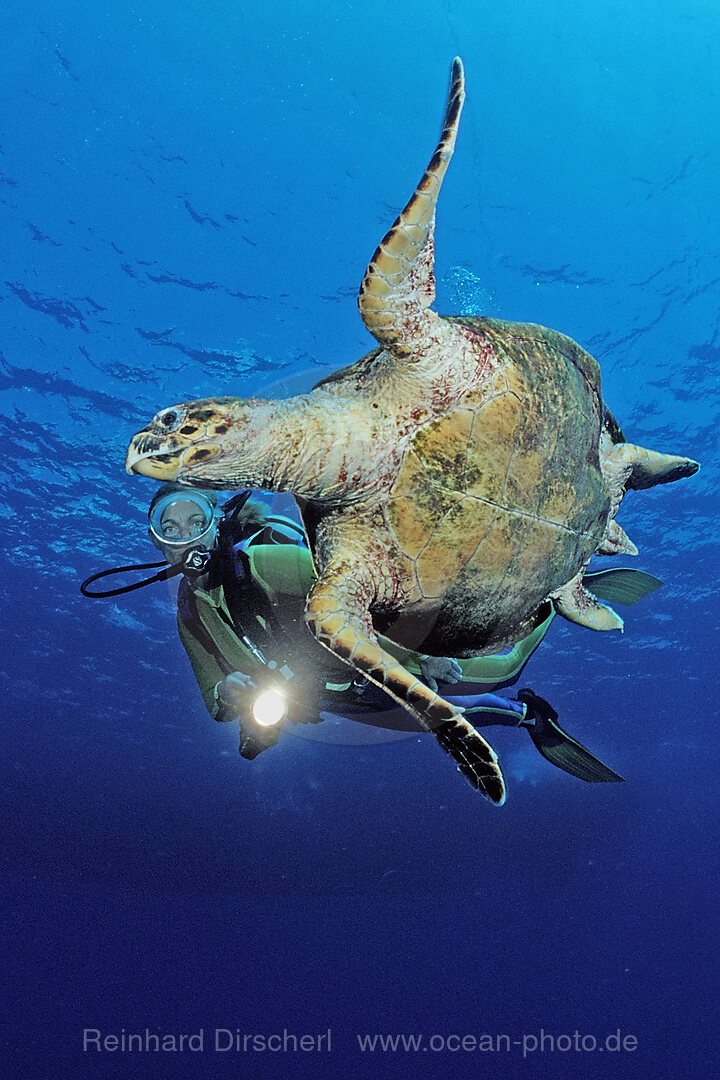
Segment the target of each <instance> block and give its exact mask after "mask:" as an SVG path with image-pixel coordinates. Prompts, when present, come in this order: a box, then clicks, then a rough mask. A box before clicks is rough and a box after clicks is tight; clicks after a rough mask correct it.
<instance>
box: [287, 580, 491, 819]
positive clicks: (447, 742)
mask: <svg viewBox="0 0 720 1080" xmlns="http://www.w3.org/2000/svg"><path fill="white" fill-rule="evenodd" d="M369 602H370V592H369V589H367V588H366V587H364V586H363V584H362V583H361V582H358V580H357V575H356V574H355V573H354V571H353V570H352V569H351V568H350V567H348V566H336V567H331V568H329V569H327V570H326V571H325V572H324V573H323V574H322V576H321V577H320V578H319V579H318V581H317V582H316V584H315V585H314V586H313V588H312V590H311V592H310V595H309V596H308V602H307V608H306V612H305V620H306V622H307V624H308V626H309V627H310V629H311V630H312V632H313V634H314V635H315V637H316V638H317V640H318V641H319V642H320V643H321V644H322V645H324V646H325V647H326V648H327V649H329V650H330V652H332V653H334V655H335V656H337V657H339V658H340V659H341V660H344V661H345V662H346V663H347V664H350V666H351V667H354V668H355V669H356V670H357V671H360V672H362V674H363V675H365V676H367V678H368V679H370V680H371V682H374V683H375V684H376V685H377V686H380V687H382V688H383V689H384V690H385V691H386V692H387V693H388V694H389V695H390V696H391V697H392V698H394V699H395V700H396V701H397V702H399V704H400V705H402V706H404V708H406V709H407V711H408V712H409V713H411V714H412V715H413V716H414V717H416V719H417V720H418V722H419V723H420V724H421V725H422V727H423V728H425V730H426V731H430V732H432V734H433V735H434V736H435V738H436V739H437V741H438V742H439V743H440V745H441V746H442V748H443V750H445V751H446V752H447V753H448V754H450V756H451V757H452V758H453V759H454V761H455V762H456V763H457V767H458V769H459V770H460V772H461V773H462V774H463V776H465V777H466V778H467V779H468V780H469V781H470V783H471V784H472V786H473V787H474V788H476V789H477V790H478V791H479V792H480V793H481V794H482V795H484V796H485V797H486V798H487V799H489V800H490V801H491V802H493V803H495V804H496V805H498V806H500V805H501V804H502V803H503V802H504V801H505V784H504V782H503V777H502V773H501V772H500V767H499V766H498V763H497V757H496V755H495V751H494V750H493V749H492V747H491V746H489V745H488V744H487V743H486V742H485V740H484V739H483V738H482V737H481V736H480V735H479V734H478V733H477V731H476V730H475V728H474V727H473V726H472V725H471V724H469V723H468V722H467V720H464V719H463V718H462V716H461V715H460V714H459V713H458V710H457V709H455V708H454V707H453V706H452V705H450V703H449V702H447V701H445V700H444V699H443V698H441V697H439V696H438V695H437V694H435V693H433V691H432V690H430V688H429V687H427V686H426V685H425V684H424V683H423V682H421V681H420V679H418V678H417V677H416V676H415V675H412V674H411V673H410V672H409V671H408V670H407V669H406V668H404V667H403V666H402V664H399V663H398V662H397V660H396V659H395V658H394V657H393V656H391V655H390V653H388V652H385V650H384V649H383V648H382V647H381V645H380V643H379V642H378V639H377V636H376V634H375V631H374V630H373V626H372V620H371V618H370V613H369V610H368V605H369Z"/></svg>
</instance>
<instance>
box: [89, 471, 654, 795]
mask: <svg viewBox="0 0 720 1080" xmlns="http://www.w3.org/2000/svg"><path fill="white" fill-rule="evenodd" d="M250 495H251V492H249V491H246V492H241V493H239V494H238V495H235V496H233V497H232V498H231V499H229V500H228V501H227V502H226V503H225V505H224V507H223V508H222V510H220V509H219V508H218V505H217V495H216V494H215V492H213V491H207V490H204V489H196V488H188V487H183V486H181V485H179V484H175V483H169V484H164V485H163V486H162V487H161V488H159V490H158V491H157V492H156V493H155V496H154V497H153V499H152V502H151V503H150V508H149V515H148V516H149V533H148V535H149V537H150V540H151V541H152V543H153V544H154V545H155V547H156V548H158V550H159V551H160V552H161V553H162V555H163V556H164V557H165V559H166V560H167V564H168V565H165V564H158V563H146V564H142V566H139V567H118V568H116V569H113V570H107V571H103V572H101V573H100V574H94V575H93V576H92V577H90V578H88V579H87V581H85V582H83V585H82V586H81V590H82V592H83V593H84V595H86V596H91V597H105V596H114V595H117V594H118V593H122V592H128V591H132V590H134V589H137V588H141V587H142V586H144V585H146V584H149V583H150V582H152V581H157V580H162V579H163V578H167V577H170V576H172V575H174V574H182V580H181V581H180V585H179V589H178V597H177V604H178V610H177V621H178V631H179V633H180V639H181V641H182V643H183V646H184V648H185V651H186V653H187V655H188V658H189V660H190V663H191V665H192V669H193V672H194V674H195V678H196V680H197V683H198V686H199V688H200V691H201V693H202V696H203V700H204V702H205V706H206V708H207V710H208V712H209V713H210V715H211V716H212V717H213V718H214V719H215V720H217V721H220V722H228V721H236V722H238V723H239V728H240V754H241V756H242V757H244V758H247V759H253V758H255V757H257V755H258V754H259V753H261V752H262V751H264V750H266V749H268V747H270V746H273V745H274V744H275V743H277V741H278V737H279V730H280V728H281V726H282V723H283V721H285V720H287V721H289V722H290V723H293V724H307V723H312V724H315V723H319V722H321V720H322V719H323V716H322V715H321V714H322V713H323V712H325V713H333V714H335V715H339V716H344V717H348V718H350V719H352V720H354V721H358V722H361V723H365V724H370V725H373V726H376V727H382V728H388V729H392V730H397V731H407V732H418V733H419V732H421V731H422V730H423V729H422V728H421V727H420V725H419V724H417V723H416V722H415V721H414V720H413V718H412V717H411V716H410V715H409V714H408V713H407V711H406V710H404V709H402V708H400V707H399V706H396V705H395V703H394V702H393V701H392V699H390V698H389V697H388V695H387V694H386V693H385V692H384V691H382V690H381V689H380V688H379V687H376V686H375V685H374V684H373V683H371V682H369V681H368V680H366V679H365V678H364V677H362V676H357V675H356V674H355V673H354V672H352V671H351V670H350V669H349V668H348V667H347V665H345V664H343V663H342V661H340V660H339V659H337V658H336V657H334V656H333V654H332V653H330V652H329V651H328V650H326V649H324V648H323V647H322V646H321V645H320V644H319V643H318V642H317V641H316V640H315V639H314V638H313V637H312V636H311V635H310V634H309V633H308V631H307V627H306V625H305V620H304V609H305V600H306V597H307V594H308V592H309V591H310V588H311V586H312V584H313V582H314V580H315V572H314V568H313V564H312V558H311V555H310V552H309V550H308V548H307V546H306V544H305V536H304V531H303V529H302V527H301V526H300V525H298V524H296V523H295V522H294V521H292V520H291V519H290V518H286V517H278V516H273V515H272V514H271V513H269V508H268V507H267V506H265V504H263V503H260V502H256V501H254V500H252V501H251V500H250ZM159 565H163V566H164V569H162V570H161V571H160V572H159V573H157V574H155V575H154V576H153V577H151V578H148V579H146V580H144V581H140V582H135V583H134V584H131V585H127V586H124V587H121V588H117V589H112V590H108V591H105V592H91V591H90V590H89V588H88V586H89V585H90V584H91V583H92V582H94V581H96V580H98V579H99V578H101V577H105V576H107V575H109V574H114V573H119V572H125V571H128V570H133V569H142V570H145V569H155V568H156V567H158V566H159ZM585 584H586V585H587V587H588V588H589V589H591V590H593V591H594V592H595V594H596V595H598V596H600V597H602V598H603V599H612V600H615V601H616V602H620V603H635V602H636V600H638V599H640V598H641V597H642V596H645V595H647V594H648V593H649V592H652V591H653V590H654V589H655V588H657V587H658V586H659V585H660V582H659V581H658V579H657V578H654V577H652V576H651V575H649V574H644V573H642V572H640V571H634V570H608V571H601V572H599V573H596V574H588V575H586V578H585ZM553 616H554V612H553V609H552V605H551V604H550V603H548V605H547V614H546V617H545V618H544V619H543V620H542V622H541V623H540V625H538V626H537V627H536V629H535V630H533V631H532V632H531V633H530V634H529V635H528V636H527V637H526V638H524V639H523V640H522V641H520V642H518V643H517V644H516V645H515V646H514V647H513V648H512V649H510V650H509V651H507V652H505V653H502V654H499V655H495V656H478V657H471V658H469V659H463V660H456V659H453V658H450V657H437V656H425V655H422V654H418V653H413V652H412V651H411V650H409V649H406V648H403V647H401V646H399V645H397V644H396V643H394V642H392V641H390V640H388V639H387V638H381V643H382V645H383V647H385V648H387V649H388V650H389V651H390V652H392V653H393V655H394V656H395V657H396V658H397V659H398V660H399V661H400V662H401V663H402V664H404V665H405V666H406V667H408V669H409V670H410V671H412V672H413V673H415V674H417V675H419V676H420V677H421V678H423V679H424V681H425V682H426V683H427V685H429V686H430V688H431V689H432V690H438V687H440V692H441V693H442V694H443V696H444V697H445V698H446V699H447V700H448V701H450V702H451V703H452V704H453V705H455V706H457V707H460V708H462V709H463V711H464V713H465V714H467V715H468V718H469V719H471V722H472V723H473V724H474V725H476V726H477V727H485V726H491V725H504V726H512V727H521V728H525V730H527V732H528V734H529V735H530V738H531V739H532V741H533V743H534V745H535V746H536V747H537V749H538V750H539V751H540V753H541V754H542V755H543V757H545V758H546V759H547V760H548V761H550V762H551V763H552V764H553V765H556V766H557V767H558V768H560V769H563V770H564V771H565V772H568V773H570V774H571V775H573V776H576V777H578V778H580V779H582V780H585V781H587V782H594V783H599V782H612V781H621V780H622V779H623V778H622V777H621V776H619V775H618V774H617V773H616V772H614V771H613V770H612V769H610V768H609V767H608V766H607V765H605V764H603V762H601V761H600V760H599V759H598V758H596V757H595V756H594V755H593V754H591V753H590V751H589V750H587V749H586V748H585V747H584V746H582V745H581V744H580V743H578V742H577V741H576V740H575V739H573V738H572V737H571V736H570V735H568V733H567V732H566V731H564V730H563V729H562V728H561V727H560V725H559V724H558V722H557V720H558V714H557V713H556V712H555V710H554V709H553V708H552V706H551V705H549V704H548V702H546V701H545V700H543V698H541V697H539V696H538V695H537V694H535V693H534V692H533V691H532V690H529V689H523V690H520V691H519V692H518V695H517V698H516V699H509V698H506V697H501V696H499V695H498V694H497V693H496V691H498V690H501V689H504V688H507V687H509V686H513V685H514V684H515V683H516V682H517V681H518V680H519V678H520V675H521V674H522V671H523V669H524V667H525V665H526V664H527V662H528V660H529V659H530V657H531V656H532V654H533V653H534V652H535V650H536V649H537V647H538V645H539V644H540V642H541V641H542V639H543V638H544V636H545V634H546V633H547V630H548V628H549V626H550V623H551V622H552V619H553Z"/></svg>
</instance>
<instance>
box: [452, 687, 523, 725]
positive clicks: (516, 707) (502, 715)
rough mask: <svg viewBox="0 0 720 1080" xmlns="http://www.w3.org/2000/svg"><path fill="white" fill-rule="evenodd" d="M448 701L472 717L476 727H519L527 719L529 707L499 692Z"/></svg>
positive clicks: (453, 698)
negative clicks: (498, 693)
mask: <svg viewBox="0 0 720 1080" xmlns="http://www.w3.org/2000/svg"><path fill="white" fill-rule="evenodd" d="M445 700H446V701H449V702H450V704H451V705H456V706H458V707H459V708H461V709H462V711H463V716H468V717H472V721H471V722H472V723H473V724H474V726H475V727H493V726H499V725H503V726H505V727H517V726H518V725H519V724H522V723H523V721H524V720H525V715H526V712H527V709H526V707H525V705H523V703H522V702H521V701H510V699H509V698H503V697H499V696H498V695H497V694H475V695H472V696H470V695H463V696H455V695H453V696H452V697H450V696H446V698H445Z"/></svg>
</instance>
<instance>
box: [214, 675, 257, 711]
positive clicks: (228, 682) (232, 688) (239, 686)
mask: <svg viewBox="0 0 720 1080" xmlns="http://www.w3.org/2000/svg"><path fill="white" fill-rule="evenodd" d="M254 689H255V684H254V683H253V681H252V679H251V678H250V676H249V675H245V673H244V672H242V671H233V672H231V673H230V674H229V675H226V676H225V678H224V679H223V681H222V682H221V683H218V688H217V698H218V701H219V702H220V703H221V704H222V705H224V706H225V708H227V709H234V710H235V711H236V712H240V711H241V710H242V709H245V708H246V706H247V702H248V694H249V691H250V690H254Z"/></svg>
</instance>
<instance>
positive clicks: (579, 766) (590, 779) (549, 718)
mask: <svg viewBox="0 0 720 1080" xmlns="http://www.w3.org/2000/svg"><path fill="white" fill-rule="evenodd" d="M518 701H522V702H523V704H524V705H526V706H527V709H528V712H529V714H530V715H531V716H532V718H533V719H534V720H535V726H534V727H530V726H528V728H527V731H528V734H529V736H530V738H531V739H532V741H533V743H534V744H535V746H536V748H537V749H538V750H539V751H540V753H541V754H542V756H543V757H544V758H546V759H547V761H549V762H550V763H551V764H552V765H555V766H556V767H557V768H558V769H562V770H563V771H564V772H566V773H570V775H571V776H577V777H578V779H579V780H584V781H585V782H586V783H588V784H608V783H610V784H612V783H621V782H623V781H624V780H625V777H624V776H620V774H619V773H616V772H614V770H613V769H611V768H610V767H609V766H608V765H605V764H604V762H602V761H600V759H599V758H596V757H595V755H594V754H591V753H590V751H589V750H588V749H587V748H586V747H584V746H583V745H582V743H579V742H578V741H577V739H573V737H572V736H571V735H568V733H567V731H563V729H562V728H561V727H560V725H559V724H558V722H557V718H558V714H557V713H556V712H555V710H554V709H553V707H552V706H551V705H549V704H548V702H547V701H545V700H544V699H543V698H541V697H538V695H537V694H535V693H533V691H532V690H527V689H526V690H520V691H519V692H518Z"/></svg>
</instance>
